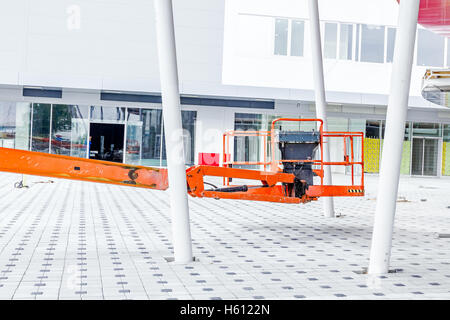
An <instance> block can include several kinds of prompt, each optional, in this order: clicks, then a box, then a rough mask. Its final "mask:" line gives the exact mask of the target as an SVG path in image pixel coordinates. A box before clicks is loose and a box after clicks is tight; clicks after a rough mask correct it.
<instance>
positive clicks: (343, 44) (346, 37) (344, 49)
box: [339, 24, 353, 60]
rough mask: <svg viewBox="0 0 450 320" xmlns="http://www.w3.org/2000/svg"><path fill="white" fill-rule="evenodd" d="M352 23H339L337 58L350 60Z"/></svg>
mask: <svg viewBox="0 0 450 320" xmlns="http://www.w3.org/2000/svg"><path fill="white" fill-rule="evenodd" d="M352 50H353V25H351V24H341V32H340V39H339V59H342V60H352Z"/></svg>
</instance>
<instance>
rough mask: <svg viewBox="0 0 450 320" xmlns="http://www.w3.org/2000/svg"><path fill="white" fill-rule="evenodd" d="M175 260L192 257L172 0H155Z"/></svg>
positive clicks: (187, 260)
mask: <svg viewBox="0 0 450 320" xmlns="http://www.w3.org/2000/svg"><path fill="white" fill-rule="evenodd" d="M154 3H155V18H156V38H157V47H158V58H159V73H160V78H161V96H162V105H163V118H164V128H165V129H164V134H165V138H166V152H167V169H168V175H169V196H170V208H171V216H172V237H173V249H174V255H175V262H178V263H188V262H191V261H192V260H193V256H192V243H191V230H190V225H189V207H188V200H187V187H186V167H185V161H184V147H183V130H182V123H181V108H180V93H179V88H178V70H177V58H176V49H175V32H174V24H173V12H172V0H154Z"/></svg>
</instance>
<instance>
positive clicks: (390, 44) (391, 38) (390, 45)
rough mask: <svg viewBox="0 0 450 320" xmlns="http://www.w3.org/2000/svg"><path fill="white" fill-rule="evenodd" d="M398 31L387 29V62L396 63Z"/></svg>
mask: <svg viewBox="0 0 450 320" xmlns="http://www.w3.org/2000/svg"><path fill="white" fill-rule="evenodd" d="M396 32H397V29H395V28H388V29H387V51H386V62H392V61H394V48H395V34H396Z"/></svg>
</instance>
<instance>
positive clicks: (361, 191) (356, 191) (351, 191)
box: [347, 189, 364, 193]
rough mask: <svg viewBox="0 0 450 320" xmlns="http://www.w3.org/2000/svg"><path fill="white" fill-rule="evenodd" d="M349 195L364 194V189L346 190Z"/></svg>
mask: <svg viewBox="0 0 450 320" xmlns="http://www.w3.org/2000/svg"><path fill="white" fill-rule="evenodd" d="M347 191H348V192H349V193H364V189H348V190H347Z"/></svg>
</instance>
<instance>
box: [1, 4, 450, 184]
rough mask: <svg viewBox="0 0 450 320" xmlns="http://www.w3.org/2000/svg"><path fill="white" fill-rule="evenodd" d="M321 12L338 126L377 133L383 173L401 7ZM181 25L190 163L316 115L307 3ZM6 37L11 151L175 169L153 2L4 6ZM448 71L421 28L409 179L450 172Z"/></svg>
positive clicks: (7, 143)
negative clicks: (444, 81)
mask: <svg viewBox="0 0 450 320" xmlns="http://www.w3.org/2000/svg"><path fill="white" fill-rule="evenodd" d="M319 4H320V15H321V20H322V24H321V27H322V40H323V52H324V69H325V86H326V90H327V101H328V103H329V106H328V115H329V119H328V123H329V130H332V131H363V132H364V133H365V140H364V142H365V150H364V153H362V152H361V150H359V151H358V150H357V154H358V152H359V156H360V157H364V160H365V164H366V165H365V171H366V172H371V173H376V172H378V169H379V160H380V156H381V146H382V143H383V135H384V119H385V113H386V105H387V101H388V93H389V85H390V84H389V81H390V72H391V66H392V55H393V48H394V43H395V32H396V24H397V16H398V4H397V3H396V1H393V0H377V1H375V0H341V1H335V0H320V1H319ZM174 15H175V16H174V18H175V32H176V44H177V55H178V65H179V73H180V74H179V78H180V90H181V95H182V109H183V127H184V129H185V152H186V161H187V162H188V163H189V164H193V163H197V161H198V153H200V152H214V153H221V152H222V133H223V132H225V131H227V130H233V129H237V130H266V129H267V128H268V125H269V123H270V121H271V120H272V119H274V118H276V117H278V116H286V117H295V118H299V117H301V118H312V117H314V115H315V108H314V102H313V100H314V98H313V97H314V92H313V83H312V67H311V65H312V63H311V56H310V55H311V53H310V41H309V21H308V7H307V1H306V0H280V1H269V0H240V1H238V0H191V1H182V0H175V1H174ZM0 39H2V42H1V45H0V57H1V59H0V146H3V147H11V148H20V149H27V150H33V151H40V152H50V153H56V154H65V155H72V156H78V157H90V158H93V159H104V160H109V161H118V162H125V163H133V164H142V165H153V166H164V165H165V147H166V146H165V143H164V139H163V134H162V133H163V129H164V128H163V125H162V117H161V102H160V101H161V98H160V87H159V70H158V61H157V53H156V52H157V50H156V34H155V25H154V9H153V3H152V1H144V0H134V1H125V0H110V1H103V0H72V1H67V0H39V1H31V0H17V1H8V2H2V3H0ZM448 66H450V43H449V41H448V40H447V39H445V38H443V37H440V36H438V35H435V34H433V33H431V32H429V31H427V30H425V29H423V28H421V27H419V30H418V33H417V41H416V50H415V59H414V68H413V76H412V82H411V91H410V101H409V105H410V107H409V110H408V117H407V123H406V129H405V141H404V145H403V159H402V168H401V171H402V174H406V175H419V176H420V175H426V176H448V175H450V110H448V109H447V108H444V107H440V106H437V105H433V104H431V103H430V102H428V101H426V100H425V99H423V98H422V96H421V79H422V76H423V74H424V73H425V70H426V69H427V68H430V67H448ZM342 150H343V146H342V144H339V143H336V144H334V145H332V146H331V157H332V160H337V161H341V160H342V159H341V158H340V157H342V155H343V151H342ZM232 153H233V158H234V159H235V160H249V161H255V160H259V159H261V153H262V146H261V143H260V142H259V141H257V140H256V139H254V138H242V139H236V140H235V141H234V147H233V148H232ZM334 169H335V171H340V172H344V171H342V169H340V168H334Z"/></svg>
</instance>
